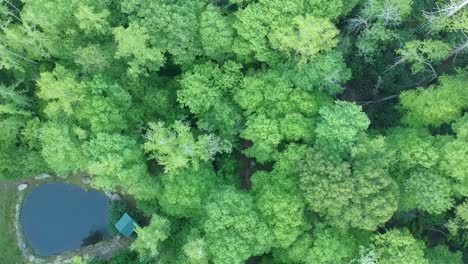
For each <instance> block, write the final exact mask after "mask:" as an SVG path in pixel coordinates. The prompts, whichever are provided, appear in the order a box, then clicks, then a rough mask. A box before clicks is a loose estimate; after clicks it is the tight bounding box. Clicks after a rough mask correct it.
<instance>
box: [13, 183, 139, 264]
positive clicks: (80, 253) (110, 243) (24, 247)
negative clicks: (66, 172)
mask: <svg viewBox="0 0 468 264" xmlns="http://www.w3.org/2000/svg"><path fill="white" fill-rule="evenodd" d="M82 177H83V175H74V176H71V177H69V178H66V179H64V178H60V177H57V176H48V177H45V178H39V179H37V178H29V179H24V180H22V181H18V184H27V185H28V186H27V188H26V189H24V190H18V192H17V193H18V198H17V200H16V201H17V202H16V206H15V209H16V211H15V217H14V226H15V231H16V236H17V245H18V248H19V249H20V251H21V252H22V254H23V257H24V258H25V260H26V261H29V262H30V263H69V261H70V260H71V259H73V258H74V257H87V258H89V259H93V258H103V259H109V258H110V257H112V255H113V254H114V253H115V252H116V251H118V250H120V249H123V248H127V247H129V246H130V244H131V243H132V242H133V239H131V238H122V237H121V236H120V235H117V236H115V237H114V238H112V239H110V240H104V241H101V242H99V243H96V244H94V245H89V246H85V247H80V248H78V249H75V250H71V251H66V252H63V253H62V254H59V255H54V256H50V257H40V256H37V255H36V254H35V253H34V251H33V250H32V248H31V247H30V246H29V245H28V243H27V241H26V239H25V237H24V233H23V229H22V226H21V221H20V214H21V208H22V205H23V202H24V197H25V196H26V195H27V194H28V193H29V191H30V190H32V189H33V188H35V187H37V186H39V185H41V184H45V183H50V182H59V183H68V184H74V185H78V186H79V187H80V188H82V189H84V190H86V191H87V190H89V189H91V188H90V187H89V186H87V185H85V184H84V183H83V182H82V181H81V178H82Z"/></svg>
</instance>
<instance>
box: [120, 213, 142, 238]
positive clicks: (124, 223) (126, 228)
mask: <svg viewBox="0 0 468 264" xmlns="http://www.w3.org/2000/svg"><path fill="white" fill-rule="evenodd" d="M136 227H137V224H136V222H135V220H133V219H132V218H131V217H130V216H129V215H128V214H127V213H125V214H124V215H123V216H122V217H121V218H120V219H119V221H117V223H116V224H115V228H117V230H119V232H120V233H121V234H122V235H124V236H125V237H129V236H131V235H132V233H133V231H135V228H136Z"/></svg>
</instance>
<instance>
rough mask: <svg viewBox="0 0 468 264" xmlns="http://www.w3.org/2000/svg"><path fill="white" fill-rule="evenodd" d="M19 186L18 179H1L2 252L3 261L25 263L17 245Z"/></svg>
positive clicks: (0, 223)
mask: <svg viewBox="0 0 468 264" xmlns="http://www.w3.org/2000/svg"><path fill="white" fill-rule="evenodd" d="M17 187H18V182H17V181H7V180H2V181H0V252H1V255H2V257H1V262H2V263H9V264H10V263H11V264H23V263H25V261H24V259H23V255H22V253H21V251H20V249H19V248H18V245H17V241H16V240H17V237H16V230H15V227H14V217H15V206H16V202H17V198H18V197H17V192H18V191H17V189H16V188H17Z"/></svg>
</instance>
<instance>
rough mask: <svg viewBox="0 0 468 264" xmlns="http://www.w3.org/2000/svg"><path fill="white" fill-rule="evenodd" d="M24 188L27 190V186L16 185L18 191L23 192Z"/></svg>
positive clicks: (24, 184)
mask: <svg viewBox="0 0 468 264" xmlns="http://www.w3.org/2000/svg"><path fill="white" fill-rule="evenodd" d="M26 188H28V184H26V183H23V184H20V185H18V191H23V190H24V189H26Z"/></svg>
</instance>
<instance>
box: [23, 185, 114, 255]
mask: <svg viewBox="0 0 468 264" xmlns="http://www.w3.org/2000/svg"><path fill="white" fill-rule="evenodd" d="M20 221H21V224H22V227H23V232H24V236H25V238H26V240H27V242H28V244H29V246H31V247H32V248H33V249H34V250H35V251H36V253H37V254H39V255H41V256H44V257H46V256H51V255H56V254H60V253H63V252H65V251H69V250H73V249H77V248H80V247H81V246H84V245H88V244H92V243H95V242H96V241H97V240H100V239H103V238H107V237H108V236H109V234H108V230H107V228H108V223H109V201H108V198H107V196H106V195H105V194H103V193H102V192H98V191H95V190H89V191H85V190H83V189H81V188H80V187H79V186H77V185H72V184H65V183H45V184H42V185H39V186H38V187H36V188H34V189H32V190H31V192H29V193H28V195H27V196H26V198H25V199H24V202H23V207H22V210H21V216H20Z"/></svg>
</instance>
